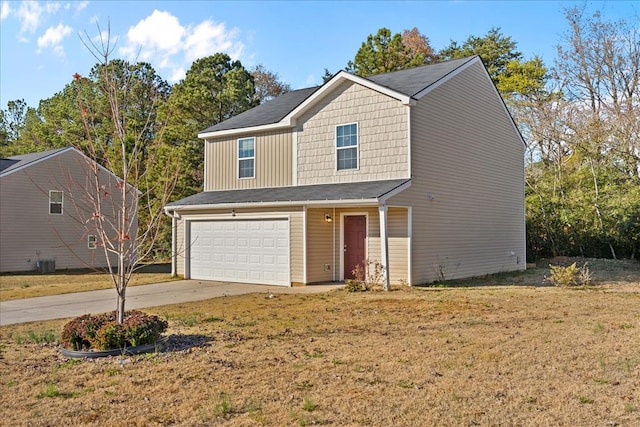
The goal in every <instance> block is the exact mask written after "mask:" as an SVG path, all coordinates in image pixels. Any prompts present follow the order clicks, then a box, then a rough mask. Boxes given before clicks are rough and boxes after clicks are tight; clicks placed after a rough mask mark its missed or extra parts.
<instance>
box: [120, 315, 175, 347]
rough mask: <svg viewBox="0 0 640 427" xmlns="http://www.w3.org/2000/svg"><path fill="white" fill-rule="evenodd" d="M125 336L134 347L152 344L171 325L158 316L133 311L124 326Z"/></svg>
mask: <svg viewBox="0 0 640 427" xmlns="http://www.w3.org/2000/svg"><path fill="white" fill-rule="evenodd" d="M122 326H123V328H124V336H125V339H126V340H127V342H129V343H130V344H131V345H132V346H138V345H144V344H151V343H154V342H155V341H157V340H158V338H160V335H161V334H162V333H163V332H164V331H166V330H167V327H168V326H169V324H168V323H167V321H166V320H162V319H160V318H159V317H158V316H150V315H148V314H145V313H143V312H141V311H132V312H130V313H129V316H128V317H127V318H126V319H125V320H124V323H123V324H122Z"/></svg>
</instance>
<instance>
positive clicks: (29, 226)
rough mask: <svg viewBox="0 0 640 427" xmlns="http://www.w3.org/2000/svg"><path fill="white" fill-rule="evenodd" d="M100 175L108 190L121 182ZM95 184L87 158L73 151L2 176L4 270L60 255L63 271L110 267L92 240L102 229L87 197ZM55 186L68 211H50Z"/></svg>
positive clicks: (0, 262) (0, 258) (0, 253)
mask: <svg viewBox="0 0 640 427" xmlns="http://www.w3.org/2000/svg"><path fill="white" fill-rule="evenodd" d="M100 174H101V175H100V176H101V183H103V184H104V185H105V188H106V189H107V190H108V189H109V188H110V187H111V186H115V184H116V182H117V180H116V178H115V177H113V175H111V174H109V173H108V172H106V171H101V172H100ZM92 183H93V175H92V174H91V172H89V171H88V165H87V160H86V158H85V157H83V156H82V155H80V154H79V153H77V152H75V151H73V150H69V151H66V152H63V153H59V154H57V155H55V156H52V157H51V158H48V159H45V160H42V161H40V162H39V163H35V164H32V165H29V166H28V167H25V168H24V169H21V170H16V171H15V172H12V173H9V174H7V175H5V176H3V177H1V178H0V195H1V196H0V197H1V202H0V236H1V238H0V271H3V272H8V271H30V270H35V269H36V263H37V261H38V260H43V261H45V260H54V261H55V267H56V269H57V270H60V269H70V268H95V267H105V266H106V265H107V262H106V258H105V254H104V250H103V249H102V248H100V247H98V248H96V249H89V248H88V245H87V236H88V235H91V234H92V235H96V234H97V233H96V232H95V230H93V232H92V230H91V225H92V222H91V221H90V218H91V217H92V212H93V209H92V206H91V203H89V202H87V201H86V198H85V197H86V194H87V190H86V189H87V188H91V187H92V185H93V184H92ZM94 188H95V187H94ZM50 190H54V191H62V192H63V213H62V215H51V214H49V191H50ZM91 195H92V196H95V192H93V193H92V194H91ZM109 200H110V198H109V197H107V198H105V199H104V200H103V201H102V205H103V212H105V213H108V212H112V209H111V208H110V207H109V206H110V205H109ZM112 261H115V258H112Z"/></svg>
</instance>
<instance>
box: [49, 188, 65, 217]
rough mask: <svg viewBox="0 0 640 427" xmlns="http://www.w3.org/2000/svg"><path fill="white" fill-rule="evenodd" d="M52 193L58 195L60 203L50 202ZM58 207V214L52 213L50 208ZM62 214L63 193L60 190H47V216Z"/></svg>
mask: <svg viewBox="0 0 640 427" xmlns="http://www.w3.org/2000/svg"><path fill="white" fill-rule="evenodd" d="M54 193H60V202H53V201H52V200H51V196H52V195H53V194H54ZM57 205H60V212H52V211H51V208H52V207H53V206H57ZM63 212H64V191H60V190H49V215H62V214H63Z"/></svg>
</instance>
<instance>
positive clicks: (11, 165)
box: [0, 147, 69, 175]
mask: <svg viewBox="0 0 640 427" xmlns="http://www.w3.org/2000/svg"><path fill="white" fill-rule="evenodd" d="M68 149H69V147H65V148H56V149H54V150H47V151H40V152H38V153H29V154H21V155H19V156H11V157H9V158H8V159H2V163H0V165H1V166H0V172H1V173H2V174H3V175H4V174H6V173H9V172H11V171H12V170H14V169H17V168H21V167H24V166H26V165H28V164H29V163H33V162H36V161H38V160H41V159H44V158H45V157H49V156H53V155H55V154H58V153H59V152H62V151H64V150H68ZM5 165H6V167H5Z"/></svg>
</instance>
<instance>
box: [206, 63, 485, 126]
mask: <svg viewBox="0 0 640 427" xmlns="http://www.w3.org/2000/svg"><path fill="white" fill-rule="evenodd" d="M474 60H477V61H479V60H480V59H479V57H478V56H472V57H469V58H462V59H455V60H452V61H446V62H441V63H438V64H432V65H424V66H422V67H416V68H410V69H408V70H401V71H394V72H392V73H385V74H377V75H375V76H370V77H366V78H363V77H359V76H355V75H353V74H350V73H347V72H346V71H340V72H338V73H337V74H335V75H334V76H333V77H332V78H331V79H329V81H327V82H325V83H324V84H323V85H322V86H319V87H318V86H316V87H311V88H306V89H299V90H295V91H292V92H288V93H286V94H284V95H281V96H279V97H277V98H274V99H272V100H270V101H268V102H266V103H264V104H261V105H259V106H257V107H254V108H252V109H250V110H247V111H245V112H243V113H240V114H238V115H237V116H234V117H232V118H230V119H228V120H225V121H224V122H221V123H218V124H216V125H214V126H211V127H209V128H207V129H205V130H203V131H202V132H200V133H199V134H198V137H199V138H213V137H219V136H220V137H222V136H227V135H233V134H239V133H244V132H256V131H261V130H267V129H273V128H281V127H293V126H295V120H296V118H297V117H299V116H300V115H301V114H303V113H304V112H305V111H307V110H308V109H309V108H311V107H312V106H313V105H315V104H316V103H317V102H319V101H320V100H321V99H322V98H323V97H324V96H326V95H327V94H328V93H330V92H331V91H332V90H333V89H334V88H335V87H336V86H338V85H339V84H340V83H342V82H344V81H351V82H353V83H356V84H360V85H363V86H365V87H368V88H370V89H372V90H375V91H377V92H380V93H383V94H385V95H388V96H390V97H393V98H396V99H398V100H399V101H401V102H402V103H404V104H412V103H413V102H415V99H417V98H419V97H420V96H422V95H423V94H424V93H425V90H426V89H428V88H430V87H432V86H435V85H437V84H440V83H442V82H443V81H446V80H447V79H448V78H449V77H450V76H451V75H453V74H455V73H456V72H457V71H458V70H461V69H463V68H464V67H465V66H466V65H468V64H470V63H472V62H473V61H474Z"/></svg>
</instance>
